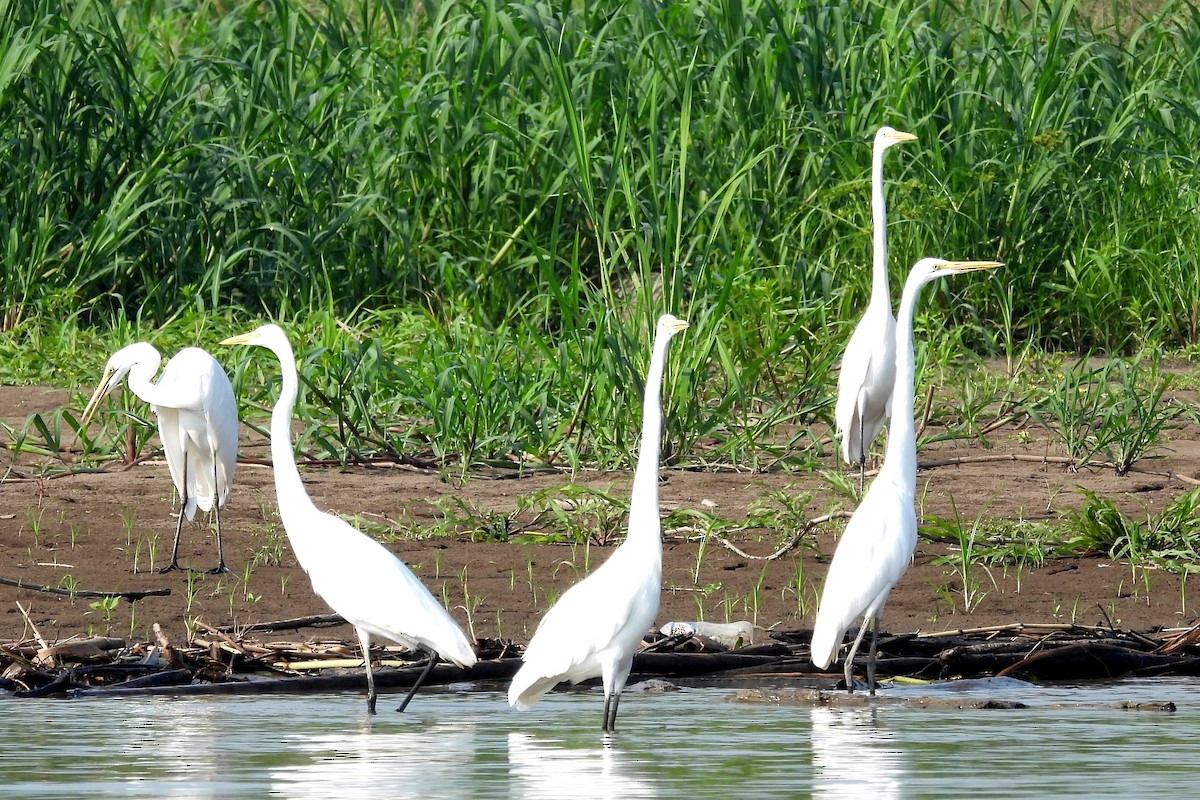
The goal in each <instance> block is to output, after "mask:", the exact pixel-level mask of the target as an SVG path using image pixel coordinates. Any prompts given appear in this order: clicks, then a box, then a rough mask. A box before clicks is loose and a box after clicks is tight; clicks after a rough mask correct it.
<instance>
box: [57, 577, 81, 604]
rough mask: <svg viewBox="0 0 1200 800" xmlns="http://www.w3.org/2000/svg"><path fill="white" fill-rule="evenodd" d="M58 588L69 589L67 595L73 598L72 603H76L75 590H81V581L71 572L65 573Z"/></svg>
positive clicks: (59, 581)
mask: <svg viewBox="0 0 1200 800" xmlns="http://www.w3.org/2000/svg"><path fill="white" fill-rule="evenodd" d="M58 588H60V589H66V590H67V592H68V595H67V596H68V597H69V598H70V599H71V604H72V605H74V603H75V592H76V591H78V590H79V581H78V580H77V579H76V578H75V576H74V575H71V574H70V573H68V574H66V575H63V576H62V577H61V578H59V580H58Z"/></svg>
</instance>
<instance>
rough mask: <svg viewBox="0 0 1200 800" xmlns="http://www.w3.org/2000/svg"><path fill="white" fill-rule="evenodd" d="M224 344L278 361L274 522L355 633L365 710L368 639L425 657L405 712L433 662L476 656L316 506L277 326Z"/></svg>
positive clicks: (287, 347) (463, 661) (447, 621)
mask: <svg viewBox="0 0 1200 800" xmlns="http://www.w3.org/2000/svg"><path fill="white" fill-rule="evenodd" d="M221 344H230V345H232V344H256V345H259V346H261V347H265V348H267V349H268V350H270V351H271V352H272V353H274V354H275V356H276V358H278V359H279V366H280V368H281V370H282V373H283V382H282V386H281V388H280V391H279V399H278V400H277V401H276V402H275V407H274V408H273V409H272V411H271V464H272V472H273V473H274V475H275V495H276V499H277V500H278V502H279V517H280V519H282V520H283V529H284V531H285V532H286V533H287V537H288V541H289V542H291V545H292V550H293V551H295V553H296V560H297V561H299V562H300V566H301V567H303V568H304V571H305V572H307V573H308V577H309V578H310V579H311V580H312V587H313V591H314V592H316V593H317V595H318V596H320V598H321V599H322V600H324V601H325V602H326V603H328V604H329V606H330V607H331V608H332V609H333V610H334V611H336V612H337V613H339V614H341V615H342V617H343V618H345V620H346V621H347V622H349V623H350V624H351V625H353V626H354V630H355V633H357V634H358V640H359V642H360V643H361V644H362V652H363V662H364V663H365V664H366V668H367V710H368V712H369V713H371V714H374V713H375V698H376V693H375V676H374V675H373V674H372V672H371V636H378V637H380V638H382V639H387V640H388V641H392V642H395V643H397V644H400V645H403V646H404V647H407V648H409V649H410V650H413V651H417V650H423V651H425V652H427V653H429V662H428V664H427V665H426V667H425V669H424V671H423V672H422V673H421V675H420V677H419V678H418V679H417V681H416V683H414V684H413V687H412V689H411V690H410V691H409V693H408V696H407V697H405V698H404V702H403V703H401V704H400V707H399V708H398V709H397V711H403V710H404V709H405V708H407V707H408V704H409V701H411V700H412V698H413V695H415V694H416V693H417V689H418V688H420V686H421V684H422V683H424V682H425V679H426V678H427V677H429V673H430V671H431V670H432V669H433V666H434V664H436V663H437V661H438V658H439V657H440V658H443V659H445V660H446V661H450V662H453V663H454V664H457V665H458V666H460V667H470V666H474V664H475V661H476V656H475V650H474V648H472V646H471V643H470V641H468V640H467V637H466V635H465V634H463V632H462V629H461V628H460V627H459V626H458V623H456V622H455V621H454V618H453V617H451V616H450V614H449V612H447V611H446V609H445V607H443V606H442V604H441V603H439V602H438V601H437V600H436V599H435V598H434V596H433V595H432V594H430V592H429V590H428V589H426V588H425V584H423V583H421V581H420V580H418V579H417V577H416V576H415V575H413V574H412V572H411V571H410V570H409V569H408V567H406V566H405V565H404V563H403V562H402V561H400V559H398V558H396V556H394V555H392V553H391V552H390V551H389V550H388V549H387V548H385V547H384V546H383V545H381V544H380V543H379V542H377V541H375V540H374V539H372V538H371V537H369V536H366V535H365V534H363V533H362V532H360V531H358V530H356V529H355V528H354V527H353V526H352V525H350V524H349V523H347V522H346V521H345V520H343V519H341V518H340V517H336V516H334V515H333V514H327V513H325V512H324V511H321V510H319V509H318V508H317V507H316V506H315V505H313V502H312V499H311V498H310V497H309V496H308V492H306V491H305V490H304V483H303V482H302V481H301V480H300V470H298V469H297V468H296V459H295V454H294V452H293V450H292V430H291V424H292V411H293V409H294V408H295V405H296V392H297V390H298V388H299V387H298V379H297V375H296V357H295V355H294V354H293V352H292V346H291V344H290V343H289V342H288V339H287V334H285V333H284V332H283V330H282V329H280V328H279V326H278V325H263V326H262V327H260V328H257V329H255V330H253V331H251V332H250V333H244V334H242V335H240V336H233V337H230V338H228V339H226V340H225V341H223V342H221Z"/></svg>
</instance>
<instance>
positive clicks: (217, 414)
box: [79, 342, 238, 573]
mask: <svg viewBox="0 0 1200 800" xmlns="http://www.w3.org/2000/svg"><path fill="white" fill-rule="evenodd" d="M161 363H162V356H161V355H159V352H158V350H156V349H155V347H154V345H152V344H150V343H149V342H137V343H136V344H131V345H129V346H128V347H123V348H121V349H120V350H118V351H117V352H116V353H114V354H113V356H112V358H110V359H108V363H107V364H105V366H104V377H103V378H101V379H100V385H99V386H97V387H96V391H95V392H93V393H92V398H91V400H89V401H88V404H87V407H86V408H84V410H83V417H82V418H81V421H80V423H79V430H80V431H83V430H85V429H86V428H87V426H88V423H89V422H91V419H92V416H93V415H94V414H95V413H96V409H97V408H99V406H100V401H101V400H103V399H104V398H105V397H106V396H107V395H108V394H109V392H111V391H112V390H113V389H115V388H117V386H118V385H120V383H121V380H122V379H123V378H125V376H126V375H128V376H129V381H128V385H129V389H130V391H132V392H133V393H134V394H135V395H137V396H138V397H139V398H141V399H142V400H144V401H145V402H147V403H149V404H150V409H151V410H152V411H153V412H154V414H155V416H157V417H158V435H159V438H160V439H162V446H163V452H164V453H165V454H166V457H167V469H168V470H170V472H171V480H172V481H174V483H175V491H176V492H178V494H179V503H180V509H179V522H178V523H177V524H176V526H175V544H174V545H173V546H172V547H171V563H169V564H167V566H165V567H163V568H162V569H161V570H159V571H160V572H170V571H171V570H175V569H179V537H180V534H181V532H182V530H183V520H184V518H185V517H186V518H187V519H188V520H189V521H191V520H192V519H193V518H194V517H195V516H196V509H197V508H199V509H200V510H201V511H211V512H212V514H213V517H214V518H215V521H216V527H217V566H215V567H213V568H212V569H211V570H209V572H212V573H217V572H228V568H227V567H226V566H225V552H224V548H223V547H222V545H221V506H223V505H225V501H226V499H228V497H229V487H230V485H231V484H232V483H233V472H234V469H235V468H236V466H237V437H238V418H237V399H236V398H235V397H234V396H233V386H232V385H231V384H230V383H229V376H228V375H226V374H225V370H224V369H222V368H221V365H220V364H218V363H217V360H216V359H214V358H213V357H212V356H211V355H209V354H208V353H206V352H205V351H203V350H201V349H200V348H199V347H187V348H184V349H183V350H180V351H179V352H178V353H176V354H175V356H174V357H173V358H172V359H171V360H169V361H168V362H167V366H166V367H164V368H163V373H162V377H161V378H159V379H158V382H157V383H154V382H151V379H152V378H153V377H154V376H155V375H156V374H157V373H158V365H159V364H161Z"/></svg>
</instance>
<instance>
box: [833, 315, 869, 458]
mask: <svg viewBox="0 0 1200 800" xmlns="http://www.w3.org/2000/svg"><path fill="white" fill-rule="evenodd" d="M872 326H873V323H872V321H871V316H870V314H869V313H868V314H866V315H864V316H863V318H862V320H861V321H860V322H859V323H858V326H857V327H856V328H855V329H854V333H853V334H851V336H850V341H849V342H848V343H847V344H846V352H845V353H844V354H843V355H842V366H841V369H840V371H839V372H838V393H837V403H836V404H835V405H834V409H833V419H834V422H835V423H836V426H837V433H838V435H839V436H840V437H841V440H842V459H843V460H844V461H845V462H846V463H847V464H850V463H853V462H857V461H858V460H859V455H858V454H859V453H860V452H861V450H862V446H861V443H860V441H859V438H860V437H859V423H858V412H859V395H860V394H861V393H862V390H863V387H864V386H865V385H866V383H867V376H868V375H869V374H870V372H871V356H872V353H873V350H874V348H873V343H874V338H873V336H874V334H873V328H872Z"/></svg>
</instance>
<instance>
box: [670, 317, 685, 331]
mask: <svg viewBox="0 0 1200 800" xmlns="http://www.w3.org/2000/svg"><path fill="white" fill-rule="evenodd" d="M669 327H670V328H671V333H679V332H680V331H686V330H687V329H688V323H687V320H683V319H677V320H675V321H674V322H672V323H671V324H670V326H669Z"/></svg>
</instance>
